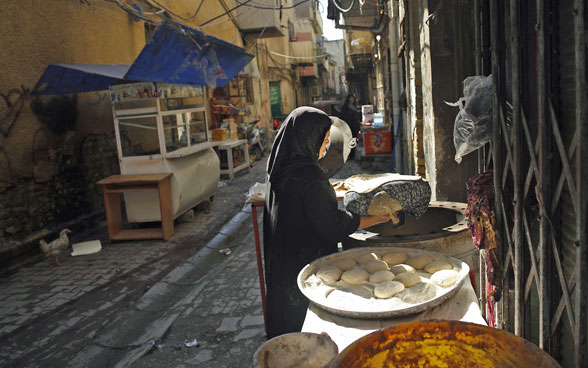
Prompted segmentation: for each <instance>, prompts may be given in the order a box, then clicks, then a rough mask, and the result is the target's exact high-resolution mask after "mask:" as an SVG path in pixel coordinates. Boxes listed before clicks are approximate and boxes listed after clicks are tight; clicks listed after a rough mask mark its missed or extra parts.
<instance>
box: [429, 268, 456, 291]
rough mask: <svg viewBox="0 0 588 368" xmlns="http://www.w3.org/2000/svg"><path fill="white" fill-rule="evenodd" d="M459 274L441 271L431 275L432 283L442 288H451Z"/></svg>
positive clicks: (452, 271)
mask: <svg viewBox="0 0 588 368" xmlns="http://www.w3.org/2000/svg"><path fill="white" fill-rule="evenodd" d="M458 278H459V273H458V272H457V271H454V270H441V271H437V272H435V273H434V274H433V275H431V281H432V282H433V283H435V284H436V285H439V286H441V287H449V286H451V285H453V284H455V282H456V281H457V279H458Z"/></svg>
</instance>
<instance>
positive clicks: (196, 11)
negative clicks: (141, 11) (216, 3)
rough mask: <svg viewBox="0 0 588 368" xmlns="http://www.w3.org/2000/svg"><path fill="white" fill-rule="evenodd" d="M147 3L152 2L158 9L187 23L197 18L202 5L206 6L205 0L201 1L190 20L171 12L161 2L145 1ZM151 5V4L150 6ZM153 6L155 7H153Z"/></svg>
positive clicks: (154, 0)
mask: <svg viewBox="0 0 588 368" xmlns="http://www.w3.org/2000/svg"><path fill="white" fill-rule="evenodd" d="M145 1H146V2H147V3H149V4H150V3H151V2H152V1H153V2H154V3H155V4H157V7H159V8H160V9H163V10H165V11H166V12H168V13H169V14H171V15H173V16H174V17H177V18H180V19H181V20H184V21H186V22H191V21H193V20H194V18H196V14H198V12H199V11H200V8H201V7H202V4H204V0H200V5H198V7H197V8H196V10H195V11H194V14H192V16H191V17H190V18H184V17H182V16H181V15H179V14H177V13H174V12H172V11H171V10H169V9H168V8H166V7H165V6H163V5H161V4H160V3H159V2H157V0H145ZM150 5H151V4H150ZM151 6H153V5H151Z"/></svg>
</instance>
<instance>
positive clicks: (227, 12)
mask: <svg viewBox="0 0 588 368" xmlns="http://www.w3.org/2000/svg"><path fill="white" fill-rule="evenodd" d="M251 1H252V0H247V1H245V2H244V3H239V5H237V6H235V7H233V8H231V9H229V10H227V11H226V12H224V13H222V14H219V15H217V16H216V17H214V18H211V19H209V20H207V21H206V22H204V23H202V24H201V25H200V27H202V26H205V25H207V24H208V23H210V22H212V21H213V20H216V19H218V18H220V17H222V16H225V15H227V14H229V13H230V12H232V11H233V10H235V9H237V8H240V7H242V6H243V5H247V3H250V2H251Z"/></svg>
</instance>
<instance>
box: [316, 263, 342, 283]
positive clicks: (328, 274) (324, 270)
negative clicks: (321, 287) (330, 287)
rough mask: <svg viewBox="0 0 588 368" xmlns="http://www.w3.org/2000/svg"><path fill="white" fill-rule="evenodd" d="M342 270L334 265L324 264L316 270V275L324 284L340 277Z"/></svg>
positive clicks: (335, 280) (333, 281)
mask: <svg viewBox="0 0 588 368" xmlns="http://www.w3.org/2000/svg"><path fill="white" fill-rule="evenodd" d="M342 273H343V271H342V270H341V269H340V268H338V267H335V266H324V267H321V268H319V269H318V271H316V277H318V278H319V279H321V280H323V282H324V283H326V284H332V283H335V282H337V281H339V280H340V279H341V274H342Z"/></svg>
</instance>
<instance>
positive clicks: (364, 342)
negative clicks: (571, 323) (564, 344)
mask: <svg viewBox="0 0 588 368" xmlns="http://www.w3.org/2000/svg"><path fill="white" fill-rule="evenodd" d="M559 366H560V365H559V364H558V363H557V362H556V361H555V360H554V359H553V358H552V357H551V356H549V354H547V353H546V352H545V351H543V350H541V349H540V348H539V347H538V346H537V345H535V344H533V343H531V342H529V341H527V340H524V339H523V338H520V337H518V336H515V335H513V334H511V333H509V332H506V331H502V330H497V329H495V328H490V327H487V326H480V325H476V324H473V323H466V322H460V321H418V322H407V323H400V324H397V325H395V326H393V327H388V328H384V329H380V330H377V331H375V332H372V333H370V334H368V335H365V336H363V337H362V338H360V339H358V340H356V341H355V342H353V343H352V344H351V345H349V346H347V347H346V348H345V350H343V351H342V352H341V353H340V354H339V355H338V356H337V358H335V360H334V361H333V362H332V363H331V365H330V366H329V367H336V368H368V367H503V368H504V367H513V368H536V367H553V368H556V367H559Z"/></svg>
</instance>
